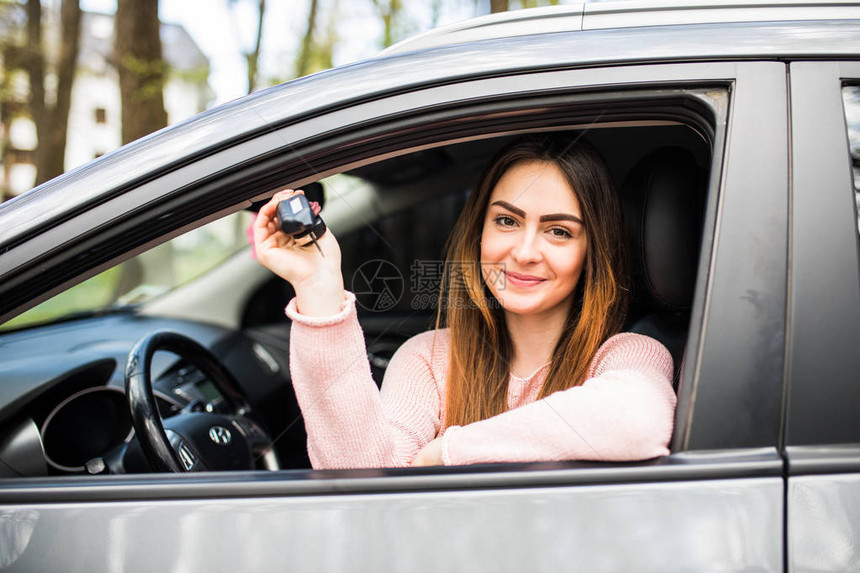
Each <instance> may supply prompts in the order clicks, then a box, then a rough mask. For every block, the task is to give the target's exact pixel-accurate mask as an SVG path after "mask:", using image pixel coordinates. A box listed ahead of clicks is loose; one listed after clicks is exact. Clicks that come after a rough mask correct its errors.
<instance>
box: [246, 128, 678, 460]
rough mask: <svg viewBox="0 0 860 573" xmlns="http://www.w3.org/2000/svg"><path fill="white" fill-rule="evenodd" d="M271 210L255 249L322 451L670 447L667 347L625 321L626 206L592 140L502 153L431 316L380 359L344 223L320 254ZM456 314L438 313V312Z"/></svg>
mask: <svg viewBox="0 0 860 573" xmlns="http://www.w3.org/2000/svg"><path fill="white" fill-rule="evenodd" d="M293 193H294V192H293V191H284V192H280V193H277V194H276V195H275V196H274V197H273V198H272V200H271V202H270V203H268V204H267V205H266V206H265V207H264V208H263V209H262V210H261V211H260V214H259V217H258V219H257V221H256V223H255V225H254V239H255V246H256V251H257V256H258V258H259V260H260V261H261V262H262V263H263V264H264V265H265V266H267V267H268V268H269V269H271V270H272V271H273V272H275V273H277V274H278V275H280V276H281V277H283V278H284V279H286V280H287V281H289V282H290V283H292V285H293V287H294V288H295V291H296V297H295V299H293V300H292V301H290V303H289V304H288V305H287V309H286V312H287V315H288V316H289V317H290V318H291V319H292V321H293V324H292V330H291V338H290V370H291V374H292V378H293V384H294V386H295V391H296V396H297V398H298V401H299V405H300V407H301V409H302V413H303V416H304V421H305V427H306V429H307V433H308V452H309V455H310V459H311V463H312V465H313V466H314V467H315V468H343V467H393V466H404V465H439V464H446V465H452V464H454V465H456V464H467V463H480V462H505V461H538V460H565V459H581V460H604V461H623V460H638V459H647V458H652V457H656V456H659V455H665V454H668V452H669V450H668V443H669V440H670V438H671V434H672V425H673V419H674V410H675V404H676V399H675V394H674V392H673V390H672V384H671V377H672V359H671V356H670V355H669V352H668V351H667V350H666V349H665V348H664V347H663V346H662V345H661V344H660V343H658V342H657V341H655V340H653V339H650V338H647V337H644V336H640V335H636V334H631V333H622V334H617V333H618V332H619V330H620V328H621V325H622V323H623V320H624V315H625V312H626V309H627V301H628V292H629V291H628V287H627V283H628V273H627V256H626V247H625V241H624V231H623V229H624V225H623V220H622V214H621V207H620V205H619V201H618V198H617V195H616V194H615V193H614V191H613V189H612V186H611V184H610V180H609V177H608V174H607V172H606V169H605V167H604V165H603V163H602V161H601V160H600V158H599V157H598V156H597V154H596V153H595V152H594V151H592V150H591V149H590V148H588V147H586V146H584V145H582V144H574V143H573V142H571V141H570V140H568V139H566V138H562V137H557V136H544V137H527V138H523V139H520V140H517V141H516V142H514V143H513V144H511V145H510V146H509V147H507V148H506V149H505V150H503V151H502V152H501V153H500V154H499V156H498V157H497V158H496V159H495V160H494V161H493V162H492V163H491V165H490V167H489V169H488V170H487V171H486V172H485V173H484V175H483V177H482V178H481V181H480V183H479V185H478V187H477V188H476V190H475V192H474V193H472V194H471V196H470V197H469V200H468V202H467V204H466V207H465V208H464V210H463V213H462V214H461V216H460V219H459V220H458V222H457V225H456V227H455V229H454V232H453V234H452V236H451V239H450V241H449V247H448V254H447V261H446V267H445V268H446V276H445V280H444V281H443V282H444V285H443V292H444V298H443V299H442V302H443V303H444V304H442V305H440V310H439V315H438V317H437V329H436V330H432V331H428V332H425V333H422V334H419V335H417V336H414V337H412V338H411V339H409V340H408V341H407V342H406V343H405V344H403V346H402V347H401V348H400V349H398V351H397V352H396V353H395V355H394V356H393V357H392V359H391V362H390V364H389V366H388V369H387V371H386V374H385V379H384V381H383V385H382V390H381V391H379V390H377V387H376V384H375V383H374V382H373V379H372V378H371V374H370V367H369V364H368V360H367V355H366V349H365V342H364V337H363V334H362V331H361V328H360V326H359V324H358V320H357V317H356V311H355V297H354V295H353V294H352V293H349V292H347V291H345V290H344V287H343V277H342V276H341V272H340V251H339V248H338V245H337V241H336V239H335V237H334V236H333V235H332V233H330V232H329V233H326V234H325V235H323V237H322V238H321V240H319V245H320V247H321V249H322V251H323V252H324V253H325V256H321V254H320V253H319V252H318V251H317V249H315V248H312V247H311V248H308V247H307V243H306V242H305V241H300V242H301V243H302V244H301V245H299V244H296V241H295V240H293V239H292V238H289V237H287V236H286V235H284V233H282V232H280V231H279V230H278V228H277V226H276V221H275V218H274V214H275V211H276V207H277V204H278V202H279V201H281V200H283V199H285V198H287V197H289V196H291V195H292V194H293ZM442 307H444V314H445V318H446V320H445V322H446V324H447V326H448V328H438V327H439V325H440V322H441V321H440V319H441V316H442V313H443V308H442Z"/></svg>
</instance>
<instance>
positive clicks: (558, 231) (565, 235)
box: [549, 227, 573, 239]
mask: <svg viewBox="0 0 860 573" xmlns="http://www.w3.org/2000/svg"><path fill="white" fill-rule="evenodd" d="M549 232H550V234H551V235H552V236H553V237H554V238H557V239H572V238H573V234H572V233H571V232H570V231H568V230H567V229H565V228H564V227H553V228H552V229H550V230H549Z"/></svg>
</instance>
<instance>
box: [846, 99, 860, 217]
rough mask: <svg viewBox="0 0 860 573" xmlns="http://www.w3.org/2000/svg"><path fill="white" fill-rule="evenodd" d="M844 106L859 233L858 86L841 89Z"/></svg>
mask: <svg viewBox="0 0 860 573" xmlns="http://www.w3.org/2000/svg"><path fill="white" fill-rule="evenodd" d="M842 101H843V102H844V105H845V123H846V126H847V128H848V147H849V151H850V152H851V165H852V167H853V175H854V202H855V205H856V206H857V228H858V231H860V86H845V87H844V88H843V89H842Z"/></svg>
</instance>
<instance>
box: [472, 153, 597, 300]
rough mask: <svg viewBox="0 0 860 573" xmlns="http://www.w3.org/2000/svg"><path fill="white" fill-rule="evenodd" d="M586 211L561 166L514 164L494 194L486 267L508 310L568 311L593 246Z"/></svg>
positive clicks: (485, 238)
mask: <svg viewBox="0 0 860 573" xmlns="http://www.w3.org/2000/svg"><path fill="white" fill-rule="evenodd" d="M583 225H584V223H583V216H582V211H581V210H580V207H579V201H578V200H577V198H576V195H575V193H574V190H573V189H571V187H570V185H568V183H567V180H566V179H565V177H564V174H563V173H562V172H561V170H560V169H559V168H558V167H557V166H556V165H555V164H554V163H548V162H543V161H525V162H520V163H516V164H514V165H513V166H512V167H510V168H509V169H508V170H507V171H506V172H505V173H504V175H502V178H501V179H500V180H499V182H498V184H497V185H496V186H495V188H494V189H493V190H492V193H491V194H490V200H489V205H488V207H487V212H486V215H485V216H484V230H483V232H482V234H481V272H482V274H483V277H484V281H485V282H486V283H487V286H488V287H489V289H490V291H491V292H492V293H493V295H494V296H495V297H496V298H497V299H498V300H499V302H500V303H501V304H502V306H503V307H504V309H505V311H507V312H511V313H515V314H523V315H525V314H529V315H554V314H555V313H565V314H566V313H567V312H568V310H569V308H570V304H571V300H572V299H571V296H570V295H571V293H572V292H573V290H574V288H575V287H576V284H577V282H578V281H579V276H580V274H581V273H582V267H583V265H584V264H585V254H586V249H587V248H588V243H587V239H586V233H585V227H584V226H583Z"/></svg>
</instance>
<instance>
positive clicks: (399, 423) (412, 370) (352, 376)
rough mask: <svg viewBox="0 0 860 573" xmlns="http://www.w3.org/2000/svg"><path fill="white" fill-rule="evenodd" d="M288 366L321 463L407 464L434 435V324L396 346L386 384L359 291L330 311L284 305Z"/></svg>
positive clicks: (315, 459) (314, 458) (312, 453)
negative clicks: (376, 369) (377, 375)
mask: <svg viewBox="0 0 860 573" xmlns="http://www.w3.org/2000/svg"><path fill="white" fill-rule="evenodd" d="M286 313H287V316H289V318H291V319H292V321H293V322H292V326H291V330H290V373H291V376H292V380H293V387H294V388H295V392H296V398H297V400H298V403H299V407H300V408H301V411H302V416H303V418H304V422H305V429H306V430H307V434H308V455H309V457H310V460H311V464H312V465H313V467H314V468H316V469H321V468H331V469H334V468H358V467H365V468H369V467H397V466H405V465H408V464H409V463H410V462H411V461H412V459H413V458H414V457H415V455H416V454H417V453H418V451H419V450H420V449H421V448H422V447H423V446H424V445H425V444H426V443H428V442H429V441H431V440H432V439H434V438H435V437H436V434H437V433H438V431H439V426H440V398H439V392H438V388H437V385H436V382H435V380H434V377H433V374H432V372H431V368H430V348H429V347H430V342H432V340H431V339H432V338H433V332H432V331H430V332H426V333H423V334H419V335H417V336H414V337H412V338H411V339H409V340H408V341H407V342H406V343H404V344H403V345H402V346H401V347H400V348H399V349H398V350H397V352H396V353H395V354H394V356H393V357H392V359H391V362H390V364H389V366H388V368H387V370H386V374H385V380H384V384H383V390H382V392H381V393H380V391H379V390H378V389H377V386H376V383H375V382H374V381H373V377H372V376H371V373H370V364H369V362H368V358H367V350H366V348H365V341H364V335H363V333H362V330H361V326H360V325H359V323H358V316H357V314H356V310H355V295H353V294H352V293H351V292H347V293H346V299H345V300H344V304H343V307H342V308H341V311H340V312H339V313H337V314H335V315H333V316H330V317H322V318H320V317H307V316H304V315H302V314H299V312H298V310H297V308H296V303H295V299H293V300H291V301H290V303H289V304H288V305H287V309H286Z"/></svg>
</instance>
